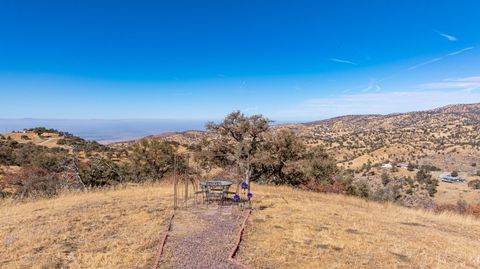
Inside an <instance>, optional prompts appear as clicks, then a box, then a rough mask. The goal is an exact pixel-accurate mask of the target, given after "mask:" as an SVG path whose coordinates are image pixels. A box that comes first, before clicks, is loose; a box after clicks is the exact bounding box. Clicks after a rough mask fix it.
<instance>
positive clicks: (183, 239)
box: [159, 206, 243, 268]
mask: <svg viewBox="0 0 480 269" xmlns="http://www.w3.org/2000/svg"><path fill="white" fill-rule="evenodd" d="M242 219H243V212H242V211H240V210H239V209H238V208H237V207H230V206H229V207H210V208H193V209H189V210H187V211H177V212H175V218H174V219H173V223H172V230H171V231H170V233H169V236H168V239H167V241H166V244H165V248H164V253H163V254H162V257H161V259H160V264H159V268H237V267H236V266H234V265H233V264H232V263H231V262H229V261H228V260H227V256H228V254H229V252H230V251H231V249H232V248H233V246H234V244H235V237H236V233H237V231H238V229H239V227H240V224H241V222H242Z"/></svg>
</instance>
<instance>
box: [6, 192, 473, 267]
mask: <svg viewBox="0 0 480 269" xmlns="http://www.w3.org/2000/svg"><path fill="white" fill-rule="evenodd" d="M171 191H172V188H171V186H169V185H143V186H129V187H127V188H122V189H116V190H102V191H95V192H90V193H65V194H63V195H61V196H60V197H58V198H54V199H48V200H46V199H45V200H33V201H27V202H20V203H19V202H14V201H8V200H7V201H3V202H2V204H0V257H2V259H1V260H0V268H66V267H68V268H149V267H150V266H151V265H152V262H153V259H154V255H155V251H156V247H157V245H158V243H159V240H160V238H161V236H162V235H163V230H164V227H165V222H166V219H167V218H168V216H169V215H170V214H171V199H172V196H171ZM252 191H253V193H254V199H255V200H254V201H255V202H254V204H253V205H254V210H253V213H252V216H251V218H250V220H249V221H248V224H247V229H246V232H245V236H244V240H243V241H242V243H241V248H240V251H239V253H238V255H237V257H236V258H237V259H239V260H241V261H242V262H244V263H246V264H248V265H251V266H253V268H479V267H480V255H479V253H480V252H479V249H480V241H479V240H478V238H479V236H480V220H478V219H473V218H470V217H465V216H460V215H455V214H452V213H443V214H440V215H437V214H434V213H430V212H425V211H421V210H413V209H408V208H403V207H399V206H395V205H392V204H379V203H375V202H367V201H364V200H361V199H357V198H354V197H346V196H338V195H328V194H320V193H311V192H304V191H299V190H294V189H291V188H288V187H273V186H260V185H254V186H253V187H252Z"/></svg>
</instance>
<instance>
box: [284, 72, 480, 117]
mask: <svg viewBox="0 0 480 269" xmlns="http://www.w3.org/2000/svg"><path fill="white" fill-rule="evenodd" d="M376 82H377V81H376V80H375V79H371V80H370V84H369V87H367V88H365V89H368V91H363V92H357V93H343V94H341V95H338V96H332V97H323V98H311V99H307V100H305V101H304V102H302V103H300V104H297V105H296V106H294V107H291V108H289V109H288V110H285V111H283V112H282V113H283V115H281V116H279V117H283V118H287V117H290V118H303V119H311V120H315V119H325V118H330V117H335V116H342V115H358V114H388V113H397V112H408V111H418V110H426V109H431V108H435V107H440V106H444V105H448V104H457V103H475V102H480V75H479V76H470V77H461V78H448V79H444V80H441V81H438V82H432V83H425V84H419V85H416V86H414V87H413V88H412V89H411V90H404V91H388V92H387V91H374V89H375V86H374V85H376V84H375V83H376Z"/></svg>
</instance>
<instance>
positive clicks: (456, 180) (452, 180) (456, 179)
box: [440, 175, 466, 183]
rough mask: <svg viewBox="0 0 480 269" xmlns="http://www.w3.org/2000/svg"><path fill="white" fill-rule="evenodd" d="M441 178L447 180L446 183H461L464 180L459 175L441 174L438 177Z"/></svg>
mask: <svg viewBox="0 0 480 269" xmlns="http://www.w3.org/2000/svg"><path fill="white" fill-rule="evenodd" d="M440 178H441V179H442V181H443V182H447V183H463V182H466V180H465V179H463V178H459V177H452V176H448V175H447V176H441V177H440Z"/></svg>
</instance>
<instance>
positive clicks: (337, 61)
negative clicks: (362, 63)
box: [330, 58, 358, 65]
mask: <svg viewBox="0 0 480 269" xmlns="http://www.w3.org/2000/svg"><path fill="white" fill-rule="evenodd" d="M330 61H332V62H336V63H341V64H351V65H358V64H357V63H354V62H352V61H349V60H344V59H338V58H330Z"/></svg>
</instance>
